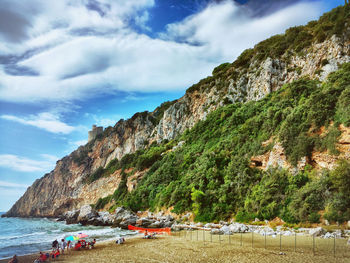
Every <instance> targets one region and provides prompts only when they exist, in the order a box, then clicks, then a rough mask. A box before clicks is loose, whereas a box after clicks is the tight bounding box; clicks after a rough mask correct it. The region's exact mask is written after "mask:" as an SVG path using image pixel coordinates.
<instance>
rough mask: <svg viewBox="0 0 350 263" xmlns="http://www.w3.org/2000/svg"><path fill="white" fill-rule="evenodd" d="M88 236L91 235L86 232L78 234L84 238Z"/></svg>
mask: <svg viewBox="0 0 350 263" xmlns="http://www.w3.org/2000/svg"><path fill="white" fill-rule="evenodd" d="M88 236H89V235H87V234H84V233H79V234H78V235H77V237H78V238H84V237H88Z"/></svg>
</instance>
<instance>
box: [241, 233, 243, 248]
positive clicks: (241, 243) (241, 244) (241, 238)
mask: <svg viewBox="0 0 350 263" xmlns="http://www.w3.org/2000/svg"><path fill="white" fill-rule="evenodd" d="M242 236H243V234H242V232H241V246H242V245H243V244H242Z"/></svg>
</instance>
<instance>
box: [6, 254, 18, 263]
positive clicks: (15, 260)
mask: <svg viewBox="0 0 350 263" xmlns="http://www.w3.org/2000/svg"><path fill="white" fill-rule="evenodd" d="M8 263H18V259H17V255H13V257H12V258H11V260H10V261H9V262H8Z"/></svg>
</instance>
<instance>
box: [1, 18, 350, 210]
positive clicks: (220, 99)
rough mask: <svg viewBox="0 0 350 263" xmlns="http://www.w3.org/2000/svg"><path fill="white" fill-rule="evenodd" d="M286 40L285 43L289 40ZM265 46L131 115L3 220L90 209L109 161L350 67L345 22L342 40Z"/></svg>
mask: <svg viewBox="0 0 350 263" xmlns="http://www.w3.org/2000/svg"><path fill="white" fill-rule="evenodd" d="M313 27H315V26H314V25H310V26H308V27H305V28H306V29H305V28H304V27H302V30H301V29H300V30H299V29H298V30H299V31H300V32H304V31H305V30H308V32H309V31H310V32H309V34H310V35H312V34H313V31H312V30H313V29H312V28H313ZM310 28H311V29H310ZM298 30H297V31H298ZM303 30H304V31H303ZM292 31H293V30H292ZM294 31H295V30H294ZM294 31H293V32H294ZM299 31H298V32H299ZM311 31H312V32H311ZM293 32H292V33H293ZM300 32H299V33H296V34H301V33H300ZM315 32H316V31H315ZM327 32H328V31H327ZM287 33H288V32H287ZM287 33H286V35H285V36H288V34H291V33H290V32H289V33H288V34H287ZM293 34H294V33H293ZM328 34H330V33H329V32H328ZM285 36H277V38H278V41H280V40H279V38H283V37H284V38H287V37H285ZM274 38H276V36H275V37H272V38H271V39H272V40H273V41H277V40H275V39H274ZM271 39H270V40H266V41H267V42H266V41H264V42H262V43H259V44H258V45H257V46H256V47H255V48H254V49H251V50H247V51H245V52H244V53H243V54H242V55H241V56H240V57H239V58H238V59H237V60H236V61H235V62H233V63H232V64H229V63H226V64H223V65H221V66H219V67H217V68H216V69H214V71H213V76H210V77H208V78H206V79H203V80H201V81H200V82H199V83H197V84H195V85H193V86H192V87H190V88H189V89H188V90H187V92H186V94H185V95H184V96H183V97H182V98H180V99H178V100H177V101H173V102H169V103H165V104H162V105H161V106H160V107H158V108H157V109H156V110H155V111H153V112H143V113H137V114H135V115H134V116H133V117H132V118H131V119H129V120H120V121H119V122H117V123H116V124H115V126H114V127H108V128H106V129H105V131H104V132H103V133H102V134H101V135H98V136H97V138H96V139H94V140H92V141H90V142H89V143H88V144H86V145H85V146H81V147H79V148H78V149H77V150H76V151H74V152H72V153H71V154H70V155H69V156H66V157H64V158H63V159H61V160H59V161H58V162H57V165H56V167H55V169H54V170H53V171H51V172H50V173H48V174H46V175H45V176H44V177H42V178H41V179H38V180H36V181H35V182H34V184H33V185H32V186H31V187H29V188H28V190H27V191H26V193H25V194H24V195H23V196H22V197H21V198H20V199H19V200H18V201H17V202H16V204H15V205H14V206H13V207H12V208H11V209H10V210H9V211H8V212H7V214H6V215H7V216H23V217H26V216H45V217H55V216H58V215H60V214H62V213H63V212H65V211H68V210H73V209H78V208H80V207H81V206H83V205H86V204H92V203H96V201H97V200H98V199H99V198H100V197H105V196H108V195H110V194H112V193H113V192H114V190H115V189H116V188H117V187H118V185H119V183H120V181H121V179H122V178H121V171H120V170H117V171H115V172H114V173H113V174H112V175H111V176H109V177H103V178H101V179H99V180H97V181H94V182H92V183H90V184H87V183H86V178H87V177H88V176H89V175H91V174H92V173H94V172H95V171H96V170H97V169H99V168H100V167H103V168H106V167H107V166H108V164H109V163H110V162H111V161H112V160H114V159H121V158H122V157H123V156H125V155H126V154H129V153H133V152H136V151H137V150H139V149H142V148H144V147H147V146H148V145H150V144H151V143H152V142H158V143H159V142H161V141H163V140H165V139H167V140H172V139H174V138H176V136H178V135H179V134H181V133H183V132H184V131H185V130H186V129H190V128H191V127H193V126H194V125H195V123H197V122H198V121H199V120H203V119H205V118H206V116H207V115H208V114H209V113H210V112H212V111H214V110H216V109H217V108H219V107H221V106H223V105H225V104H230V103H235V102H247V101H251V100H259V99H261V98H263V97H265V96H266V95H267V94H269V93H271V92H273V91H276V90H278V89H279V88H280V87H282V86H283V85H284V84H285V83H289V82H292V81H293V80H296V79H299V78H301V77H308V78H312V79H320V80H323V79H325V78H326V77H327V75H328V74H329V73H331V72H333V71H335V70H337V69H338V67H339V65H341V64H343V63H345V62H350V27H349V23H345V24H344V26H343V29H342V31H341V32H340V33H339V32H337V33H334V34H331V35H329V36H327V34H326V35H325V36H324V37H323V38H321V39H320V38H317V39H316V38H308V39H307V40H305V41H308V44H307V45H303V46H301V47H300V46H297V47H295V46H293V45H291V46H288V48H284V49H283V50H282V51H281V52H280V54H278V55H276V54H275V53H273V54H272V53H271V51H269V52H270V53H269V52H267V51H266V50H265V49H264V47H266V46H267V47H269V48H270V49H273V43H270V42H271V41H272V40H271ZM269 41H270V42H269ZM283 41H289V40H288V39H287V40H283ZM277 43H279V42H277ZM295 45H296V44H295ZM275 148H276V149H275ZM275 148H274V149H273V150H272V151H271V153H270V157H269V158H268V160H267V161H265V159H266V158H265V159H264V161H261V162H262V163H264V162H266V163H269V162H270V161H269V159H276V158H277V159H279V158H280V157H278V156H277V157H276V156H275V157H276V158H274V157H271V156H273V154H274V152H278V151H281V152H283V149H277V148H278V144H276V145H275ZM281 155H282V154H280V156H281ZM281 158H282V157H281ZM281 158H280V160H282V159H283V158H282V159H281ZM314 158H315V159H319V160H321V159H322V158H323V157H322V153H315V156H314ZM280 160H275V162H277V163H278V162H280ZM282 161H283V160H282ZM271 162H272V161H271ZM319 163H322V161H320V162H319ZM264 165H265V163H264ZM320 165H321V164H320ZM282 166H283V165H282ZM142 176H143V173H142V172H140V173H139V174H138V175H137V176H136V177H135V178H134V179H135V180H133V181H130V180H129V181H128V190H129V191H132V189H133V188H134V187H135V185H136V183H137V180H139V179H140V178H142Z"/></svg>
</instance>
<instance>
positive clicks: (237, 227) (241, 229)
mask: <svg viewBox="0 0 350 263" xmlns="http://www.w3.org/2000/svg"><path fill="white" fill-rule="evenodd" d="M229 228H230V231H231V232H232V233H245V232H248V231H249V227H248V226H246V225H245V224H240V223H233V224H231V225H229Z"/></svg>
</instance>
